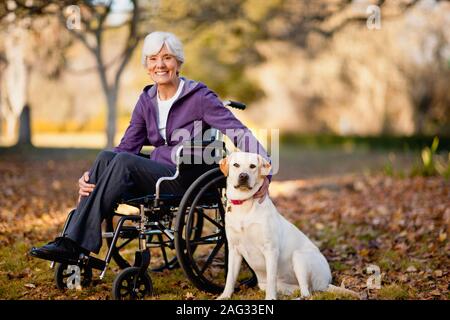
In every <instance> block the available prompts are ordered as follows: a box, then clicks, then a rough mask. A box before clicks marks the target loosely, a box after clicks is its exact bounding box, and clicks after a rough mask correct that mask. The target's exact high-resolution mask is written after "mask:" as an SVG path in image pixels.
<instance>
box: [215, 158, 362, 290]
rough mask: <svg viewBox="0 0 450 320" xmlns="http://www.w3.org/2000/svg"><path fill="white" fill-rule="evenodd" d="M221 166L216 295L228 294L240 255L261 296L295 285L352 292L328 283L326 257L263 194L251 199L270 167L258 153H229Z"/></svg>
mask: <svg viewBox="0 0 450 320" xmlns="http://www.w3.org/2000/svg"><path fill="white" fill-rule="evenodd" d="M220 169H221V171H222V172H223V173H224V175H225V176H227V199H228V202H229V206H228V207H227V212H226V214H225V231H226V236H227V240H228V248H229V253H228V274H227V279H226V284H225V289H224V291H223V293H222V294H221V295H220V296H219V297H218V298H217V299H228V298H230V297H231V295H232V294H233V291H234V286H235V282H236V278H237V276H238V274H239V269H240V266H241V262H242V258H244V259H245V260H246V261H247V263H248V264H249V265H250V267H251V268H252V269H253V270H254V271H255V273H256V276H257V279H258V286H259V287H260V289H261V290H264V291H265V294H266V296H265V298H266V299H276V298H277V292H281V293H283V294H292V293H293V292H294V291H295V290H298V289H300V292H301V296H302V297H307V296H309V295H310V293H311V292H312V291H338V292H342V291H344V292H346V293H354V292H353V291H350V290H346V289H343V288H339V287H335V286H332V285H330V282H331V272H330V267H329V265H328V262H327V260H326V259H325V257H324V256H323V255H322V253H321V252H320V251H319V249H318V248H317V246H316V245H314V243H312V241H311V240H309V239H308V237H307V236H306V235H304V234H303V233H302V232H301V231H300V230H299V229H297V228H296V227H295V226H294V225H293V224H292V223H290V222H289V221H287V220H286V219H285V218H284V217H283V216H282V215H280V213H279V212H278V211H277V209H276V208H275V206H274V204H273V203H272V201H271V200H270V198H269V197H268V196H267V197H266V198H265V199H264V201H263V202H262V203H259V202H258V199H254V198H253V195H254V194H255V192H257V191H258V189H259V188H260V187H261V185H262V184H263V180H264V177H265V176H267V175H268V174H269V172H270V169H271V165H270V164H269V163H268V162H267V161H266V160H265V159H264V158H263V157H261V156H259V155H257V154H253V153H245V152H234V153H232V154H231V155H229V156H228V157H227V158H225V159H222V160H221V162H220ZM347 291H349V292H347Z"/></svg>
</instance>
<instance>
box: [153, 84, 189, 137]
mask: <svg viewBox="0 0 450 320" xmlns="http://www.w3.org/2000/svg"><path fill="white" fill-rule="evenodd" d="M183 85H184V81H183V79H180V83H179V84H178V89H177V92H175V94H174V95H173V97H172V98H170V99H167V100H161V99H159V93H158V94H157V100H158V130H159V133H160V134H161V136H162V137H163V138H164V140H166V123H167V117H168V115H169V111H170V108H171V107H172V105H173V103H174V102H175V100H177V99H178V97H179V96H180V94H181V90H182V89H183Z"/></svg>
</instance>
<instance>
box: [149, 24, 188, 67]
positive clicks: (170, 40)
mask: <svg viewBox="0 0 450 320" xmlns="http://www.w3.org/2000/svg"><path fill="white" fill-rule="evenodd" d="M164 44H165V45H166V46H167V49H168V50H169V51H170V53H171V54H173V55H174V56H175V58H176V59H177V60H178V62H180V63H183V62H184V52H183V44H182V43H181V41H180V40H179V39H178V38H177V37H176V36H175V35H174V34H173V33H171V32H162V31H154V32H152V33H149V34H148V35H147V36H146V37H145V39H144V46H143V48H142V60H141V61H142V65H143V66H144V67H146V66H147V61H146V60H147V57H148V56H151V55H154V54H157V53H158V52H159V51H160V50H161V48H162V47H163V46H164Z"/></svg>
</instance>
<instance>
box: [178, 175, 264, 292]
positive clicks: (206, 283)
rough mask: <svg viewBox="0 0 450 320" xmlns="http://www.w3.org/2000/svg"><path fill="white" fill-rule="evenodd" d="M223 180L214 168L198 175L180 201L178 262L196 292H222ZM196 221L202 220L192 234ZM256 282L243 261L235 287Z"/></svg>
mask: <svg viewBox="0 0 450 320" xmlns="http://www.w3.org/2000/svg"><path fill="white" fill-rule="evenodd" d="M225 180H226V177H225V176H224V175H223V174H222V173H221V172H220V170H219V169H218V168H217V169H213V170H210V171H208V172H206V173H205V174H203V175H202V176H200V177H199V178H198V179H197V180H196V181H195V182H194V183H193V184H192V185H191V186H190V187H189V189H188V190H187V191H186V193H185V195H184V197H183V199H182V200H181V203H180V206H179V210H178V214H177V221H176V230H175V248H176V252H177V257H178V262H179V263H180V265H181V267H182V269H183V272H184V273H185V275H186V277H187V278H188V279H189V280H190V281H191V282H192V283H193V284H194V285H195V286H196V287H197V288H198V289H200V290H204V291H207V292H210V293H215V294H216V293H220V292H222V291H223V288H224V286H225V280H226V274H227V265H228V261H227V260H228V244H227V241H226V235H225V226H224V223H225V209H224V192H225ZM197 220H202V221H203V225H202V231H201V233H195V232H194V231H195V228H194V226H195V222H196V221H197ZM256 283H257V281H256V275H255V274H254V272H253V270H251V269H250V267H249V266H248V265H247V264H246V262H245V260H244V263H243V264H242V266H241V272H240V274H239V277H238V286H240V285H246V286H249V287H251V286H254V285H256Z"/></svg>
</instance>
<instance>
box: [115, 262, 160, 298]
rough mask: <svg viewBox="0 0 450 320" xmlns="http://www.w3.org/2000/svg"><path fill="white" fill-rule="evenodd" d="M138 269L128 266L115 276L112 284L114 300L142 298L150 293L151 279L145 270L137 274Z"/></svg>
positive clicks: (151, 288)
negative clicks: (141, 273)
mask: <svg viewBox="0 0 450 320" xmlns="http://www.w3.org/2000/svg"><path fill="white" fill-rule="evenodd" d="M139 270H140V268H138V267H129V268H126V269H124V270H122V271H121V272H120V273H119V274H118V275H117V276H116V278H115V279H114V282H113V285H112V297H113V299H114V300H142V299H144V298H145V297H146V296H150V295H152V293H153V284H152V279H151V278H150V276H149V275H148V273H147V272H144V274H143V275H141V276H139Z"/></svg>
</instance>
